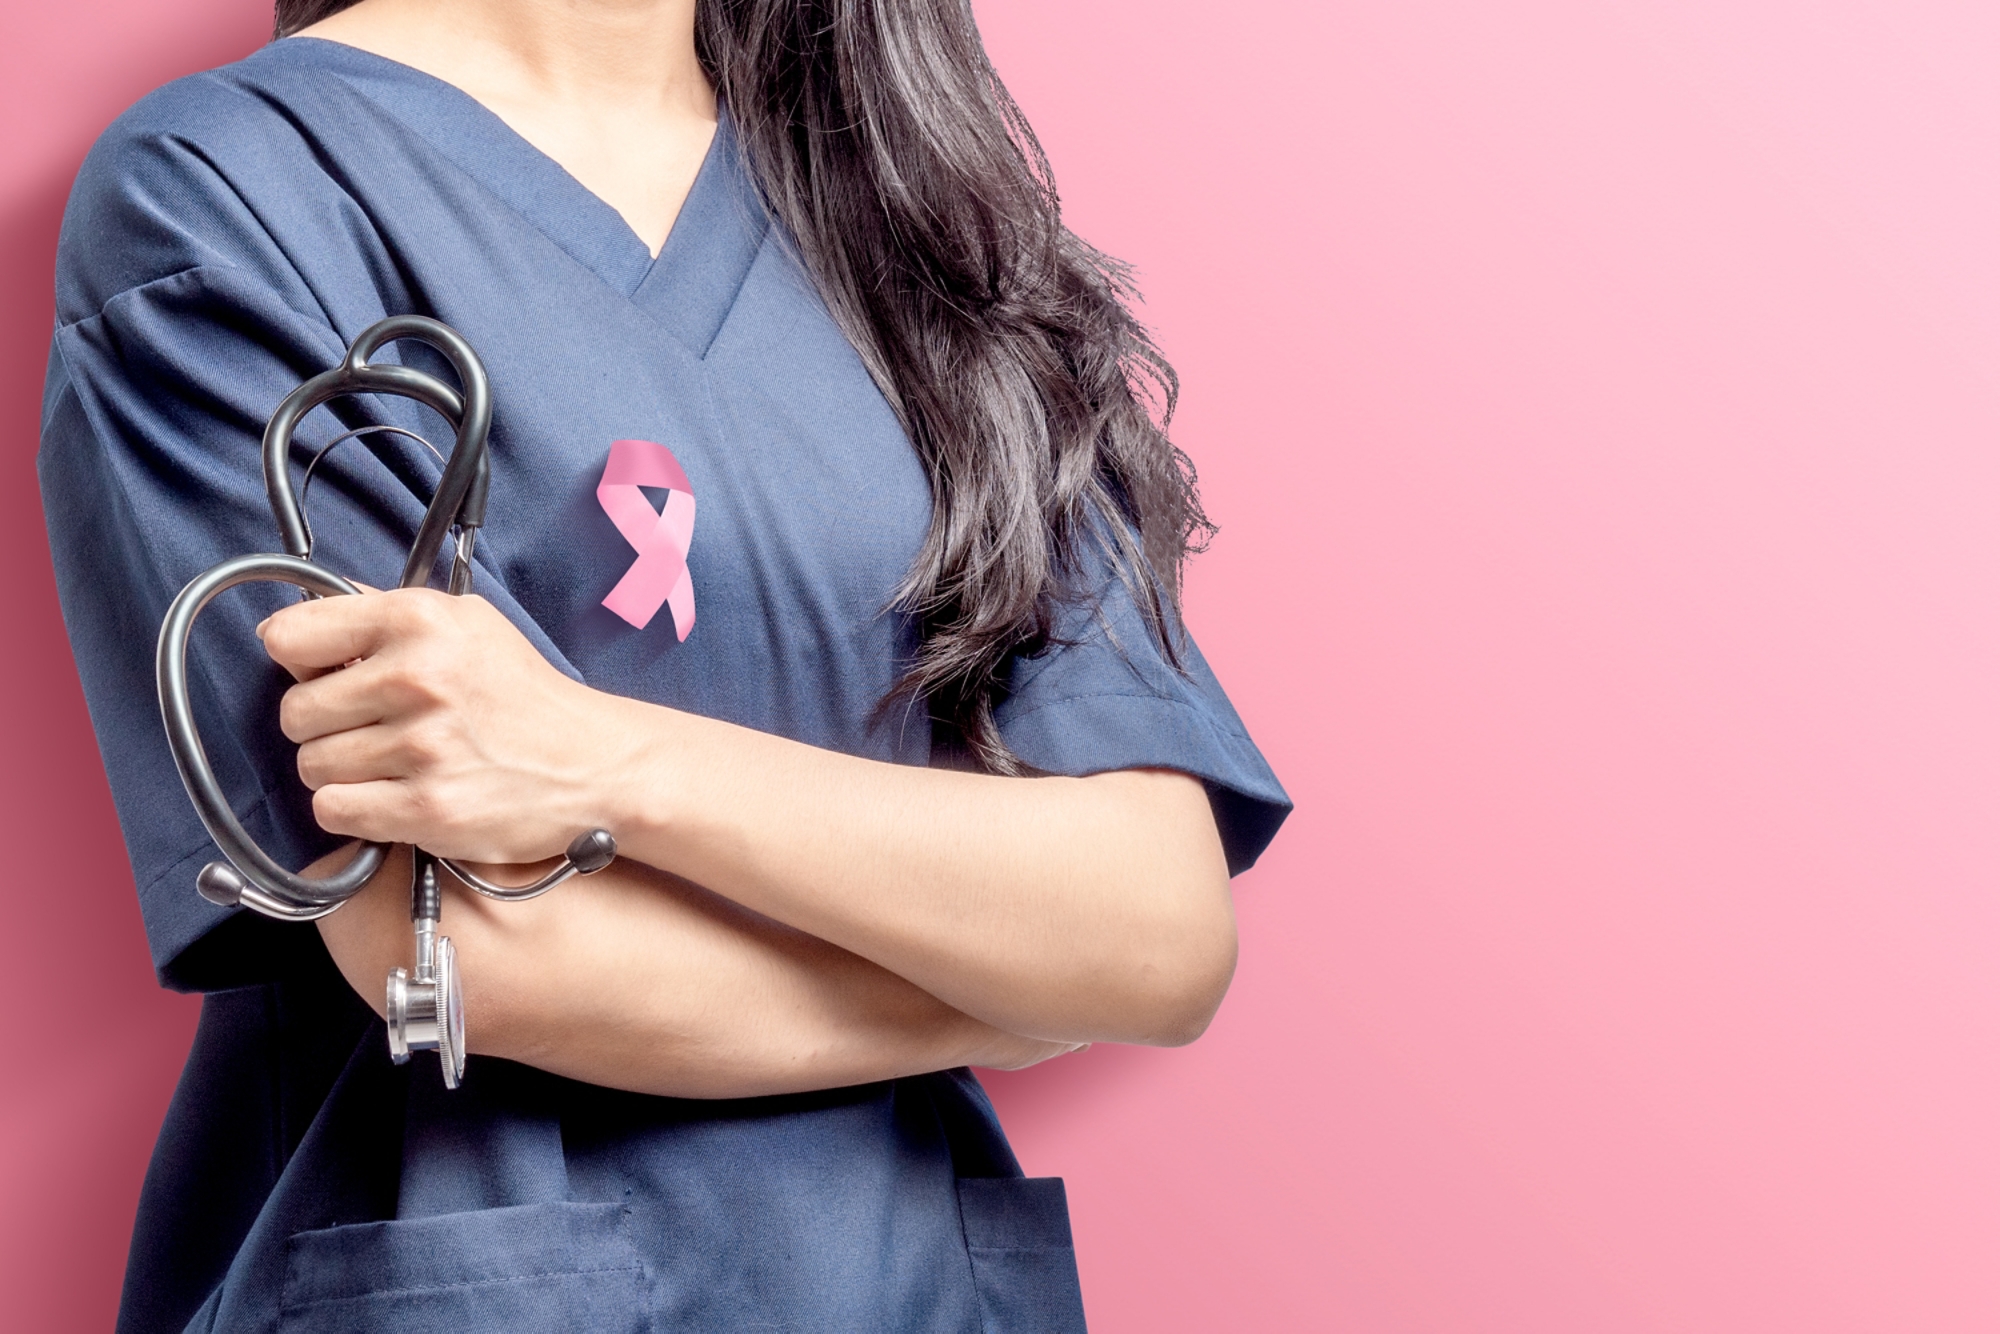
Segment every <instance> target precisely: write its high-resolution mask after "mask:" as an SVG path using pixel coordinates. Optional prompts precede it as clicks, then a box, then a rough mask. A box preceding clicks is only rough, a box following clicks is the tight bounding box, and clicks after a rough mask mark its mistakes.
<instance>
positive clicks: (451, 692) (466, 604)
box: [260, 589, 1236, 1097]
mask: <svg viewBox="0 0 2000 1334" xmlns="http://www.w3.org/2000/svg"><path fill="white" fill-rule="evenodd" d="M260 633H261V634H262V635H263V638H264V643H265V647H266V649H267V651H268V652H269V653H270V654H271V656H272V657H273V658H274V659H275V660H277V661H278V662H279V663H281V664H283V665H284V666H285V667H287V668H288V669H290V670H291V671H292V672H293V673H294V674H295V675H297V676H299V677H301V678H302V679H301V682H300V684H298V685H296V686H294V687H293V688H292V689H291V691H289V692H288V693H287V695H286V697H285V703H284V709H283V714H282V721H283V726H284V729H285V733H286V735H287V736H289V737H290V738H291V739H292V740H294V741H297V742H299V743H300V749H299V772H300V775H301V776H302V777H303V778H304V780H305V782H306V784H307V786H308V787H310V788H312V789H313V792H314V798H313V806H314V814H315V816H316V817H317V818H318V820H319V822H320V823H321V825H323V826H324V827H325V828H327V829H328V830H330V831H332V832H334V833H339V834H347V835H352V836H354V837H357V838H369V839H378V840H382V841H386V842H392V843H400V844H412V843H414V844H420V845H421V846H423V847H426V848H429V849H431V850H432V851H434V852H437V853H440V854H442V855H444V856H449V857H456V858H460V859H464V860H468V861H476V862H482V863H488V864H494V865H497V866H500V867H507V866H517V865H519V864H522V863H530V862H535V861H538V860H543V859H546V858H548V857H551V856H554V855H555V854H556V853H558V852H559V851H560V850H561V849H562V848H563V846H564V845H566V844H567V843H568V841H569V840H570V839H571V838H572V837H574V836H575V834H576V833H577V832H579V831H581V830H583V829H586V828H590V827H593V826H601V827H604V828H607V829H610V830H611V831H612V833H613V834H614V835H615V836H616V837H617V839H618V844H619V851H620V854H621V856H620V859H619V861H618V862H617V863H615V864H614V865H613V866H612V867H611V869H609V870H607V871H604V872H602V873H600V874H599V875H596V876H593V877H590V878H587V879H578V880H572V881H570V882H568V883H567V884H565V885H564V886H563V887H562V888H561V889H559V890H557V891H556V892H554V893H552V894H550V895H548V896H547V897H545V898H542V899H538V900H534V901H531V902H528V903H521V904H501V903H493V902H491V901H488V900H484V899H479V898H476V897H474V896H473V895H471V894H469V893H455V894H453V895H451V896H450V897H449V898H448V900H447V906H446V909H445V927H444V929H445V930H446V931H447V932H448V933H449V934H450V935H451V936H452V938H453V941H454V943H455V944H456V946H457V948H458V951H459V956H460V962H461V964H462V971H463V973H464V977H465V987H466V1010H467V1013H468V1016H469V1029H468V1040H469V1043H470V1045H471V1048H472V1050H473V1051H475V1052H484V1053H489V1054H493V1055H500V1056H506V1057H510V1058H512V1059H515V1060H519V1061H523V1062H526V1063H528V1064H531V1065H536V1066H539V1067H542V1068H544V1069H548V1070H551V1071H554V1072H556V1073H559V1074H564V1075H569V1076H572V1077H574V1078H578V1079H583V1080H588V1081H590V1082H592V1083H597V1084H607V1085H612V1086H615V1087H621V1088H628V1089H634V1090H638V1091H642V1092H651V1093H667V1094H676V1095H680V1096H689V1097H736V1096H747V1095H752V1094H762V1093H778V1092H786V1091H792V1090H799V1089H809V1088H826V1087H834V1086H838V1085H843V1084H852V1083H859V1082H863V1081H867V1080H872V1079H883V1078H890V1077H893V1076H897V1075H904V1074H914V1073H919V1072H922V1071H926V1070H935V1069H941V1068H945V1067H948V1066H953V1065H959V1064H967V1063H971V1064H980V1065H989V1066H1002V1067H1005V1066H1018V1065H1027V1064H1031V1063H1033V1062H1034V1061H1037V1060H1041V1059H1044V1058H1046V1057H1048V1056H1052V1055H1057V1054H1060V1053H1062V1052H1064V1051H1068V1050H1071V1049H1073V1048H1074V1047H1075V1046H1076V1045H1078V1044H1081V1043H1085V1042H1091V1041H1096V1040H1111V1041H1125V1042H1144V1043H1157V1044H1173V1043H1180V1042H1186V1041H1191V1040H1192V1039H1193V1038H1194V1037H1196V1036H1197V1035H1199V1033H1200V1032H1201V1031H1202V1029H1203V1028H1204V1027H1206V1025H1207V1023H1208V1020H1209V1018H1210V1016H1211V1015H1212V1014H1213V1013H1214V1011H1215V1008H1216V1006H1217V1005H1218V1004H1219V1003H1220V1002H1221V999H1222V994H1223V991H1224V990H1225V989H1226V988H1227V986H1228V984H1229V978H1230V974H1231V972H1232V971H1233V969H1234V966H1235V953H1236V936H1235V925H1234V918H1233V915H1232V911H1231V906H1230V900H1229V891H1228V873H1227V870H1226V867H1225V865H1224V861H1223V855H1222V849H1221V844H1220V840H1219V838H1218V836H1217V833H1216V828H1215V823H1214V819H1213V817H1212V815H1211V813H1210V810H1209V805H1208V800H1207V796H1206V794H1205V793H1204V792H1203V790H1202V788H1201V786H1200V784H1199V783H1197V782H1196V781H1195V780H1193V779H1191V778H1188V777H1187V776H1185V775H1182V774H1177V773H1170V772H1164V771H1126V772H1118V773H1108V774H1101V775H1097V776H1095V777H1090V778H1080V779H1076V778H1000V777H993V776H989V775H980V774H965V773H954V772H948V771H942V770H933V769H917V768H912V767H909V766H903V765H894V764H886V763H881V762H877V761H871V760H863V759H857V758H854V757H852V756H847V755H841V754H838V753H834V752H830V751H825V750H820V749H817V748H815V747H811V746H806V745H802V744H799V743H797V742H792V741H787V740H784V739H782V738H777V737H772V736H769V735H766V734H764V733H761V732H756V731H753V730H751V729H747V728H741V727H736V726H733V725H731V724H727V723H721V722H716V721H714V720H711V719H706V718H701V717H698V716H695V715H691V714H686V713H681V712H678V711H675V710H672V709H666V708H661V707H659V706H656V705H650V704H643V703H640V702H638V701H634V700H630V699H624V698H621V697H618V696H613V695H607V694H604V693H602V692H599V691H594V690H591V689H590V688H588V687H586V686H583V685H580V684H578V683H577V682H574V681H572V680H570V679H569V678H568V677H565V676H563V675H562V674H561V673H560V672H558V671H556V670H555V669H554V668H553V667H551V666H550V665H549V664H548V663H547V662H546V661H545V660H544V659H543V658H542V657H541V655H540V654H539V653H538V652H537V651H536V650H535V649H534V647H533V646H532V645H530V644H529V643H528V642H527V641H526V640H525V639H524V638H523V637H522V636H521V635H520V634H519V632H518V631H516V630H515V629H514V627H513V626H512V625H511V624H509V623H508V622H507V620H506V619H505V618H504V617H502V616H501V615H500V614H499V613H498V612H497V611H496V610H494V609H493V608H492V607H491V606H490V605H489V604H487V603H485V602H484V601H483V600H481V599H478V598H475V597H465V598H450V597H446V596H444V595H442V594H437V593H433V592H429V591H427V590H421V589H416V590H401V591H397V592H391V593H377V594H366V595H363V596H361V597H344V598H332V599H327V600H325V601H321V602H314V603H307V604H302V605H300V606H297V607H291V608H287V609H286V610H284V611H281V612H279V613H277V614H276V615H275V616H273V617H272V618H271V619H270V620H269V621H267V622H266V623H265V625H264V627H263V628H262V630H261V632H260ZM342 664H347V665H346V667H345V670H340V671H334V670H331V669H332V668H335V667H338V666H341V665H342ZM336 855H338V854H336ZM500 874H502V875H503V876H504V874H505V872H504V870H503V871H502V872H500ZM407 885H408V866H407V862H406V861H399V860H396V859H392V861H391V862H390V864H389V865H388V866H387V867H386V868H385V869H384V871H383V873H382V874H381V875H380V876H378V877H377V879H376V881H375V882H374V883H372V884H371V885H370V886H369V887H368V889H366V890H364V891H363V893H362V894H361V895H360V896H358V897H357V898H356V899H355V900H354V901H353V902H351V903H350V904H349V905H348V906H347V907H346V908H344V909H343V910H342V911H340V912H338V913H335V914H333V915H332V916H330V917H327V918H324V919H322V921H321V932H322V934H323V936H324V937H325V939H326V942H327V945H328V948H329V950H330V951H331V952H332V954H333V957H334V960H335V962H336V963H338V964H339V965H340V967H341V969H342V971H343V973H344V974H345V975H346V976H347V978H348V980H349V981H350V982H351V983H352V984H353V985H354V986H355V988H356V990H357V991H358V992H359V993H360V994H361V995H362V996H363V997H364V998H367V999H368V1000H370V1002H371V1003H375V1004H377V1005H379V1004H380V992H381V988H382V978H383V976H384V974H385V973H386V971H387V970H388V969H389V968H390V967H392V966H395V965H397V964H403V963H406V962H407V959H406V956H407V954H408V952H409V948H410V945H409V939H410V937H409V922H408V900H407Z"/></svg>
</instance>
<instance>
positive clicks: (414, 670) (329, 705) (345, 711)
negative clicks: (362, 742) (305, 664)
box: [278, 658, 444, 745]
mask: <svg viewBox="0 0 2000 1334" xmlns="http://www.w3.org/2000/svg"><path fill="white" fill-rule="evenodd" d="M443 696H444V689H443V683H441V682H440V681H438V680H437V679H436V678H435V677H434V676H432V675H429V674H427V673H425V672H424V671H423V669H422V663H421V661H420V660H419V661H416V662H412V661H408V660H403V659H400V658H399V659H395V660H390V659H386V658H369V659H365V660H363V661H361V662H358V663H356V664H354V665H353V666H352V667H349V668H348V669H347V670H345V671H340V672H327V673H324V674H322V675H320V676H317V677H315V678H314V679H312V680H310V681H303V682H301V683H299V684H298V685H295V686H293V687H292V688H291V689H290V690H287V691H286V692H285V697H284V699H283V700H281V701H280V702H279V704H278V727H279V729H280V730H281V731H283V732H284V734H285V736H286V738H287V739H289V740H291V741H293V742H296V743H298V744H300V745H303V744H304V743H306V742H308V741H312V740H314V739H316V738H319V737H323V736H330V735H332V734H333V733H335V732H346V731H351V730H353V729H354V728H357V727H370V726H373V725H374V724H376V723H381V722H388V721H391V720H395V719H404V718H410V717H412V716H414V715H417V714H420V713H423V712H426V711H429V710H431V709H434V708H436V707H437V706H438V705H440V704H441V703H443V702H444V699H443Z"/></svg>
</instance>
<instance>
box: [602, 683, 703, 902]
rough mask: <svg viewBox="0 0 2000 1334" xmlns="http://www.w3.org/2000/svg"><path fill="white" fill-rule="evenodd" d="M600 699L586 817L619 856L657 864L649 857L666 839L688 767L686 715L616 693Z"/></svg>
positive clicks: (687, 719)
mask: <svg viewBox="0 0 2000 1334" xmlns="http://www.w3.org/2000/svg"><path fill="white" fill-rule="evenodd" d="M598 700H599V701H600V707H599V718H598V722H599V726H598V728H597V729H596V730H597V735H598V740H597V741H596V743H595V750H596V756H595V762H594V763H592V764H591V766H590V774H591V798H590V800H591V802H592V805H591V811H592V812H593V813H592V814H591V815H590V816H589V819H590V820H591V821H594V822H595V825H596V827H599V828H602V829H605V830H608V831H609V832H610V834H611V836H612V837H613V838H615V839H616V840H617V841H618V851H619V854H620V855H621V856H628V857H633V858H634V859H636V860H639V861H644V862H647V863H648V864H650V865H654V866H659V862H657V861H656V860H654V855H653V854H655V853H656V850H657V849H658V848H660V847H661V846H663V845H664V844H665V843H666V842H667V840H668V838H669V837H670V826H671V824H672V823H673V818H674V813H675V811H676V809H677V808H678V806H679V805H680V804H681V799H680V793H681V792H682V790H683V789H684V788H685V787H686V783H685V781H684V780H683V778H682V777H681V775H682V774H684V773H685V772H687V771H688V770H689V769H690V768H691V767H692V766H691V764H690V762H689V760H688V757H687V752H688V749H689V745H690V741H691V738H690V737H689V735H688V728H687V727H686V725H685V724H686V723H687V722H688V721H689V718H690V715H687V714H684V713H681V712H679V711H677V710H674V709H668V708H664V707H662V706H659V705H655V704H646V703H643V702H641V701H639V700H634V699H627V698H625V697H623V696H619V695H603V694H600V695H598ZM578 832H581V829H579V831H578ZM661 869H668V868H665V867H661Z"/></svg>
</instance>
